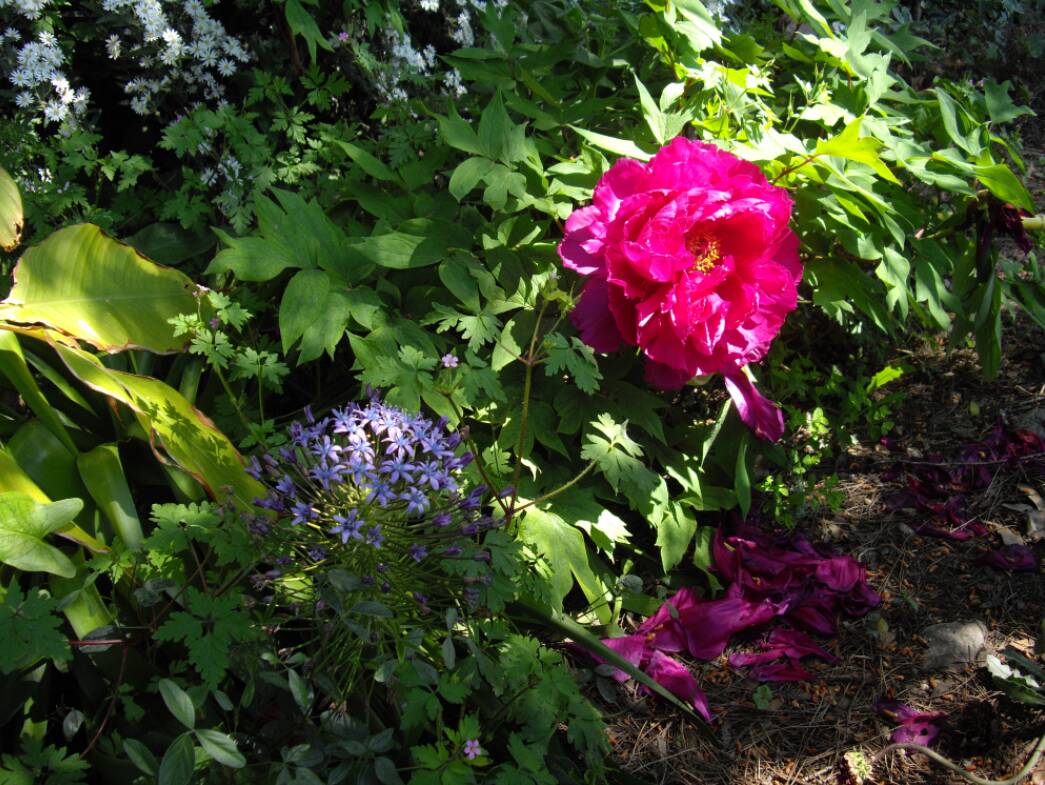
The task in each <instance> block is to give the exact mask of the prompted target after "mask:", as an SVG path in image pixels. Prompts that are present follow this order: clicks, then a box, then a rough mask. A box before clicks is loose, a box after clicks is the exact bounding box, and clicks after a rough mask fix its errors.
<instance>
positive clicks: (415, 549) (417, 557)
mask: <svg viewBox="0 0 1045 785" xmlns="http://www.w3.org/2000/svg"><path fill="white" fill-rule="evenodd" d="M427 555H428V548H426V547H425V546H423V545H419V544H418V543H416V542H415V543H414V544H413V545H411V546H410V557H411V558H412V559H413V560H414V561H415V562H418V563H420V562H422V561H424V558H425V557H426V556H427Z"/></svg>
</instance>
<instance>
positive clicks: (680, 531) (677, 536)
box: [655, 502, 697, 575]
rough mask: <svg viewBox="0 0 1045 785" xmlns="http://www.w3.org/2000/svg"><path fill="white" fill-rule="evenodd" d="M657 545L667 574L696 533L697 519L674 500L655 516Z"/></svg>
mask: <svg viewBox="0 0 1045 785" xmlns="http://www.w3.org/2000/svg"><path fill="white" fill-rule="evenodd" d="M655 527H656V529H657V547H658V548H659V549H660V562H661V567H663V569H664V573H665V575H666V574H669V573H670V572H671V571H672V570H673V569H675V567H676V566H677V565H678V564H679V563H680V562H681V561H682V559H683V557H684V556H685V555H686V551H687V550H689V544H690V543H691V542H693V535H695V534H696V533H697V519H696V518H695V517H694V516H693V515H691V514H690V513H689V512H687V511H686V509H685V508H684V507H683V506H682V505H681V504H677V503H675V502H670V503H669V504H668V505H666V507H665V508H664V510H663V513H662V514H661V515H658V516H657V521H656V523H655Z"/></svg>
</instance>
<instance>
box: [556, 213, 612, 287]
mask: <svg viewBox="0 0 1045 785" xmlns="http://www.w3.org/2000/svg"><path fill="white" fill-rule="evenodd" d="M605 234H606V226H605V224H604V223H603V219H602V212H601V211H600V210H599V208H598V207H594V206H591V207H582V208H581V209H580V210H574V211H573V212H572V213H570V217H569V218H567V219H566V225H565V231H564V233H563V238H562V242H561V243H559V257H560V258H561V259H562V263H563V265H564V266H565V267H568V268H569V269H571V270H574V271H576V272H578V273H580V274H581V275H590V274H592V273H596V272H604V271H605V267H606V261H605V259H604V257H603V255H602V247H603V240H604V237H605Z"/></svg>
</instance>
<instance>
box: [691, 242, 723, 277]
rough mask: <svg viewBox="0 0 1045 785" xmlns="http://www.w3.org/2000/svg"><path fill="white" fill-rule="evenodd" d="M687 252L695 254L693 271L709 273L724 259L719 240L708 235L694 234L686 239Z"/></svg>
mask: <svg viewBox="0 0 1045 785" xmlns="http://www.w3.org/2000/svg"><path fill="white" fill-rule="evenodd" d="M686 250H687V251H689V252H690V253H691V254H693V269H694V270H699V271H700V272H702V273H709V272H711V271H712V270H713V269H714V268H715V263H716V262H718V260H719V259H721V258H722V254H721V249H720V247H719V244H718V240H716V239H714V238H713V237H708V236H707V235H706V234H694V235H692V236H691V237H688V238H686Z"/></svg>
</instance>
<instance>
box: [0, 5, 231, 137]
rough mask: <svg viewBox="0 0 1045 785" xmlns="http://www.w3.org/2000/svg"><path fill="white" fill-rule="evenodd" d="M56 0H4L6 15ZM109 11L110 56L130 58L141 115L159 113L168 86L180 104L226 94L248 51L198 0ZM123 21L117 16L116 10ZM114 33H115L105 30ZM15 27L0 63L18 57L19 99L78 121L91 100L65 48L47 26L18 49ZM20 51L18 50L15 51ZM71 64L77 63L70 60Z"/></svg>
mask: <svg viewBox="0 0 1045 785" xmlns="http://www.w3.org/2000/svg"><path fill="white" fill-rule="evenodd" d="M49 3H51V0H0V14H2V11H3V10H4V9H7V8H11V9H14V11H15V12H16V13H18V14H19V15H21V16H24V17H26V18H27V19H31V20H32V19H36V18H38V17H39V16H40V15H41V14H42V13H43V12H44V11H48V12H49V13H51V14H52V15H53V14H55V13H60V11H59V10H58V9H59V8H61V7H63V6H64V5H65V4H62V6H58V7H56V8H51V9H48V8H47V7H48V5H49ZM101 10H102V11H103V12H104V13H105V16H103V17H100V18H99V19H98V24H97V28H98V30H99V38H98V41H97V43H98V44H99V45H101V44H104V47H105V52H106V55H107V56H108V58H109V59H110V60H113V61H116V62H119V63H122V64H125V72H126V71H129V72H130V73H128V74H127V79H126V81H125V82H124V83H123V85H122V86H123V90H124V93H126V95H127V96H128V98H129V100H130V106H131V109H133V110H134V111H135V112H136V113H138V114H140V115H147V114H150V113H154V112H156V111H157V110H158V109H159V108H160V105H161V104H162V103H163V100H164V99H165V97H166V96H167V94H168V93H171V92H176V93H177V98H178V101H179V103H182V104H184V103H186V102H188V103H190V104H191V103H192V102H194V101H195V102H199V101H203V102H213V103H217V104H219V105H220V104H221V103H222V102H223V101H224V99H225V92H224V86H223V84H222V81H221V80H222V79H223V78H227V77H231V76H233V75H234V74H235V73H236V71H237V70H238V68H239V67H240V65H242V64H243V63H246V62H248V61H249V59H250V57H249V55H248V54H247V52H246V50H245V49H244V48H243V45H242V44H241V43H240V42H239V41H238V40H237V39H235V38H234V37H232V36H231V35H229V34H228V33H227V32H226V31H225V28H224V27H223V26H222V25H221V23H220V22H218V21H216V20H215V19H213V18H211V17H210V16H209V15H208V13H207V9H206V8H205V6H204V5H203V3H202V2H201V1H200V0H102V2H101ZM114 16H115V17H116V19H117V20H118V21H117V22H116V23H115V24H114V23H113V21H112V19H113V17H114ZM106 32H108V33H109V35H108V36H107V37H103V36H105V33H106ZM8 39H11V41H12V42H17V41H18V40H19V39H20V36H19V34H18V31H17V30H14V29H12V28H8V29H7V30H5V31H4V33H3V35H2V36H0V62H3V61H8V62H9V61H10V60H12V57H11V55H12V53H13V54H14V57H13V60H14V62H15V67H14V69H13V70H11V71H10V73H9V75H8V79H9V80H10V82H11V83H12V84H13V85H14V86H15V88H16V89H17V90H18V91H19V92H18V93H17V95H16V97H15V103H16V105H17V106H18V107H19V108H20V109H23V110H26V111H29V112H33V113H34V114H36V115H39V116H41V117H42V118H43V120H44V121H45V122H48V123H51V122H57V123H62V122H69V123H70V124H72V125H75V121H76V119H77V117H78V116H79V115H81V114H82V113H83V111H84V110H85V109H86V106H87V99H88V93H87V90H86V89H84V88H80V89H73V88H72V87H71V86H70V84H69V79H68V77H67V76H66V74H65V73H63V71H62V70H61V68H62V66H64V65H67V64H66V62H65V54H64V53H63V51H62V48H61V47H60V45H59V42H58V40H57V39H56V38H55V36H54V35H53V34H52V33H48V32H42V33H40V34H39V35H38V36H37V38H36V39H34V40H31V41H28V42H27V43H25V44H23V45H22V46H21V47H20V48H17V47H16V44H15V43H10V44H9V43H8ZM15 50H16V51H15ZM68 65H70V66H72V65H75V64H68Z"/></svg>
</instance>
